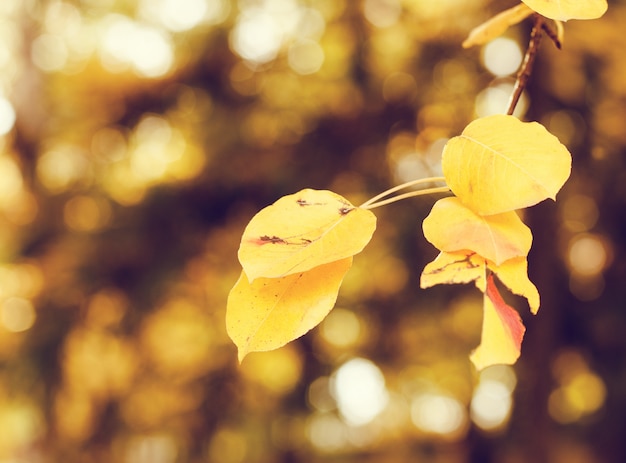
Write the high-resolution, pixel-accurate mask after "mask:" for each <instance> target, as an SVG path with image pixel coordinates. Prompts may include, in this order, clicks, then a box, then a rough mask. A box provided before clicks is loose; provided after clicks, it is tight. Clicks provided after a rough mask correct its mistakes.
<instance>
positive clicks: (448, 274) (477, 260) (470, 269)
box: [420, 251, 486, 288]
mask: <svg viewBox="0 0 626 463" xmlns="http://www.w3.org/2000/svg"><path fill="white" fill-rule="evenodd" d="M485 272H486V265H485V259H483V258H482V257H480V256H479V255H478V254H476V253H475V252H472V251H461V252H440V253H439V255H438V256H437V257H436V258H435V260H433V261H432V262H431V263H429V264H427V265H426V267H424V271H423V272H422V276H421V278H420V287H421V288H430V287H431V286H435V285H440V284H464V283H469V282H471V281H476V280H480V279H484V278H485Z"/></svg>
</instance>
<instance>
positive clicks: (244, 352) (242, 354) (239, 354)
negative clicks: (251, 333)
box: [237, 348, 250, 365]
mask: <svg viewBox="0 0 626 463" xmlns="http://www.w3.org/2000/svg"><path fill="white" fill-rule="evenodd" d="M249 353H250V352H249V351H248V350H246V349H242V348H239V349H238V350H237V360H238V361H239V365H241V362H243V359H244V358H245V357H246V355H248V354H249Z"/></svg>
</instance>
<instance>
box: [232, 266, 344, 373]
mask: <svg viewBox="0 0 626 463" xmlns="http://www.w3.org/2000/svg"><path fill="white" fill-rule="evenodd" d="M351 265H352V257H348V258H345V259H341V260H339V261H336V262H331V263H328V264H324V265H320V266H319V267H316V268H314V269H311V270H309V271H306V272H300V273H295V274H291V275H288V276H285V277H281V278H257V279H256V280H254V282H253V283H249V282H248V278H247V277H246V275H245V273H244V272H242V273H241V276H240V277H239V280H238V281H237V283H235V286H234V287H233V289H231V291H230V294H229V296H228V303H227V307H226V329H227V331H228V335H229V336H230V338H231V339H232V340H233V342H234V343H235V345H236V346H237V348H238V349H239V361H241V360H243V358H244V357H245V356H246V355H247V354H248V353H250V352H259V351H267V350H272V349H276V348H278V347H281V346H284V345H285V344H287V343H288V342H290V341H293V340H294V339H296V338H299V337H300V336H302V335H303V334H305V333H306V332H307V331H309V330H310V329H311V328H313V327H315V326H316V325H317V324H319V323H320V322H321V321H322V320H323V319H324V317H326V315H327V314H328V312H330V310H331V309H332V308H333V306H334V305H335V301H336V300H337V294H338V292H339V286H340V285H341V282H342V280H343V277H344V276H345V274H346V272H347V271H348V270H349V269H350V266H351Z"/></svg>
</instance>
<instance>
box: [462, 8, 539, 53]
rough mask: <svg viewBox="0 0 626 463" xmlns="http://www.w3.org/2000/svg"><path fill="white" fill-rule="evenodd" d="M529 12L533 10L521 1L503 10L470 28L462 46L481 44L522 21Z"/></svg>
mask: <svg viewBox="0 0 626 463" xmlns="http://www.w3.org/2000/svg"><path fill="white" fill-rule="evenodd" d="M531 14H533V10H531V9H530V8H529V7H528V6H526V5H524V4H523V3H520V4H519V5H516V6H514V7H513V8H509V9H508V10H504V11H503V12H501V13H498V14H497V15H495V16H494V17H493V18H490V19H488V20H487V21H485V22H484V23H482V24H481V25H480V26H477V27H475V28H474V29H472V31H471V32H470V34H469V36H468V37H467V39H465V41H464V42H463V48H469V47H473V46H474V45H483V44H485V43H487V42H489V41H490V40H493V39H495V38H496V37H498V36H500V35H502V33H504V31H506V30H507V29H508V28H509V27H511V26H513V25H515V24H517V23H519V22H521V21H523V20H524V19H525V18H527V17H528V16H530V15H531Z"/></svg>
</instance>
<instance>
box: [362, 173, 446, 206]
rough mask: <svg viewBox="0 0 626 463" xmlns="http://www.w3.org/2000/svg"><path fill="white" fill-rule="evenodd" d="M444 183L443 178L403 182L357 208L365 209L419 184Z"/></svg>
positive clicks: (444, 179)
mask: <svg viewBox="0 0 626 463" xmlns="http://www.w3.org/2000/svg"><path fill="white" fill-rule="evenodd" d="M445 181H446V178H445V177H428V178H419V179H417V180H411V181H410V182H405V183H403V184H401V185H397V186H394V187H393V188H389V189H388V190H385V191H383V192H382V193H380V194H377V195H376V196H374V197H373V198H370V199H368V200H367V201H365V202H364V203H363V204H361V205H360V206H359V207H360V208H362V209H367V208H368V206H369V205H370V204H373V203H375V202H376V201H378V200H379V199H381V198H384V197H385V196H389V195H390V194H391V193H395V192H396V191H399V190H404V189H405V188H409V187H412V186H415V185H419V184H420V183H433V182H445Z"/></svg>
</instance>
